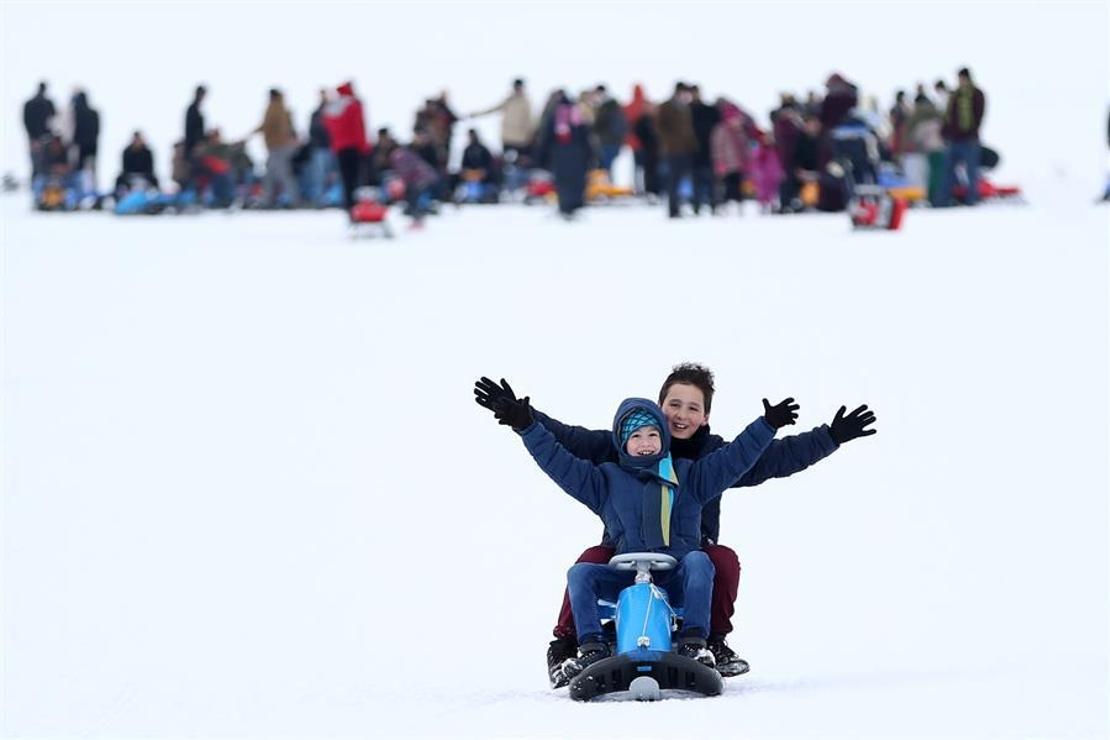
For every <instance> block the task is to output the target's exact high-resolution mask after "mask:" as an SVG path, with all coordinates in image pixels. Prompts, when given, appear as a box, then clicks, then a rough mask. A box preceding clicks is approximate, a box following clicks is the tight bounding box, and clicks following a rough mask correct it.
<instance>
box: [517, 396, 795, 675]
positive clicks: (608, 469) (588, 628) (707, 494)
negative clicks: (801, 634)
mask: <svg viewBox="0 0 1110 740" xmlns="http://www.w3.org/2000/svg"><path fill="white" fill-rule="evenodd" d="M763 405H764V415H763V416H761V417H759V418H757V419H756V420H755V421H753V422H752V423H751V424H749V425H748V427H747V428H746V429H745V430H744V431H743V432H741V433H740V434H739V435H738V436H737V437H736V439H734V440H733V441H732V442H730V443H729V444H726V445H724V446H723V447H722V448H721V449H719V450H717V451H716V452H714V453H713V454H710V455H706V456H705V457H703V458H701V459H700V460H698V461H696V462H695V461H691V460H687V459H679V460H675V459H674V458H672V456H671V454H670V446H671V435H670V431H669V426H670V425H669V424H668V422H667V419H666V417H665V416H664V415H663V410H662V409H661V408H659V406H658V405H656V404H655V403H654V402H653V401H650V400H648V399H646V398H628V399H625V400H624V401H623V402H622V403H621V404H620V407H619V408H618V409H617V413H616V415H615V416H614V417H613V427H612V442H613V446H614V447H615V448H616V449H617V450H618V452H617V461H616V462H605V463H602V464H600V465H597V464H595V463H593V462H590V461H588V460H582V459H580V458H578V457H575V456H574V455H573V454H572V453H571V452H569V451H568V450H567V449H566V447H564V446H563V445H561V444H560V443H559V442H558V440H557V439H556V438H555V435H553V434H552V433H551V432H550V431H549V430H547V429H546V428H545V427H544V425H543V423H541V422H540V421H539V420H538V419H537V418H536V415H535V414H533V413H532V410H531V407H530V405H529V399H528V398H524V399H520V400H517V401H509V400H507V399H501V400H500V401H499V402H498V406H499V409H497V410H500V411H501V412H502V413H503V414H504V416H505V418H506V420H507V421H508V426H510V427H512V429H513V431H515V432H516V433H517V434H519V435H520V436H521V438H522V440H523V441H524V446H525V448H526V449H527V450H528V452H529V453H530V454H531V455H532V458H533V459H534V460H535V461H536V464H537V465H539V467H540V469H541V470H543V471H544V472H545V473H547V475H548V476H549V477H550V478H551V479H552V480H553V481H555V483H556V484H557V485H558V486H559V487H560V488H562V489H563V490H564V491H565V492H566V493H568V494H569V495H570V496H572V497H573V498H575V499H577V500H578V501H580V502H581V503H583V504H585V506H586V507H587V508H589V509H590V510H591V511H593V512H594V513H595V514H597V515H598V516H599V517H601V519H602V521H603V522H605V526H606V529H607V530H608V531H609V532H613V533H619V534H618V538H617V542H616V551H617V553H627V552H659V553H665V554H667V555H671V556H672V557H674V558H675V559H676V560H677V561H678V566H677V567H676V568H674V569H673V570H670V571H666V572H664V573H659V574H657V575H656V579H655V582H656V583H657V584H658V585H659V586H660V587H662V588H664V589H666V590H667V592H668V595H669V601H670V604H671V606H674V607H680V606H681V607H683V608H684V610H685V613H684V617H683V628H682V631H681V633H679V635H678V647H677V652H678V654H679V655H683V656H685V657H688V658H691V659H693V660H697V661H698V662H701V663H703V664H704V665H707V666H709V667H713V666H714V665H715V659H714V656H713V653H712V652H711V651H710V650H709V649H708V648H707V647H706V645H707V643H706V638H707V637H708V636H709V615H710V602H711V597H712V589H713V563H712V562H711V561H710V560H709V556H708V555H706V554H705V552H703V551H702V550H701V549H700V545H701V511H702V507H704V506H705V505H706V504H707V503H709V502H710V501H711V500H713V499H715V498H718V497H719V496H720V495H721V494H722V493H723V492H724V491H725V490H726V489H727V488H728V487H729V486H730V485H731V484H732V482H733V481H735V480H736V479H737V478H739V477H740V476H742V475H743V474H744V473H746V472H747V471H748V470H749V469H750V468H751V467H752V466H753V465H754V464H755V463H756V462H757V461H758V460H759V458H760V456H761V455H762V454H763V452H764V451H766V449H767V447H768V446H769V445H770V444H771V441H772V440H773V439H774V437H775V432H776V431H777V430H778V429H780V428H781V427H783V426H785V425H787V424H792V423H794V420H795V419H796V418H797V413H796V412H797V409H798V406H797V405H796V404H794V403H793V399H789V398H788V399H786V400H784V401H782V402H781V403H779V404H777V405H775V406H771V405H770V404H768V403H767V401H766V400H764V402H763ZM634 578H635V574H634V573H631V572H628V571H618V570H614V569H612V568H609V567H608V566H607V565H601V564H597V563H577V564H576V565H574V566H573V567H572V568H571V569H570V571H568V573H567V589H568V591H569V593H570V601H571V609H572V611H573V613H574V623H575V627H576V630H577V634H578V645H579V648H578V650H579V652H578V655H577V656H576V657H573V658H568V659H567V660H566V661H565V662H564V663H563V664H562V666H561V667H560V668H561V672H562V675H563V677H565V678H566V679H568V680H569V679H571V678H573V677H574V676H576V675H578V674H579V673H581V672H582V671H583V670H585V668H586V667H588V666H590V665H592V664H593V663H596V662H597V661H599V660H601V659H603V658H606V657H608V656H609V655H610V650H609V644H608V641H607V640H606V639H605V637H604V633H603V631H602V627H601V620H600V618H599V616H598V609H597V600H598V599H599V598H600V599H606V600H612V601H616V599H617V598H618V596H619V595H620V592H621V590H623V589H624V588H626V587H628V586H630V585H632V583H633V581H634Z"/></svg>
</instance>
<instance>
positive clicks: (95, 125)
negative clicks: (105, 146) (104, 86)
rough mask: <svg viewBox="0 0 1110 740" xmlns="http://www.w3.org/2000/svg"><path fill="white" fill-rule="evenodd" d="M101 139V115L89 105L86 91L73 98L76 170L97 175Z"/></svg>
mask: <svg viewBox="0 0 1110 740" xmlns="http://www.w3.org/2000/svg"><path fill="white" fill-rule="evenodd" d="M99 138H100V113H98V112H97V111H96V110H94V109H93V108H92V106H90V105H89V99H88V96H87V95H86V94H85V91H84V90H78V91H77V92H76V93H75V94H74V96H73V141H72V142H71V146H72V149H73V155H74V156H73V158H74V161H75V163H76V169H78V170H84V169H88V170H90V171H92V172H93V176H94V177H95V175H96V149H97V140H98V139H99Z"/></svg>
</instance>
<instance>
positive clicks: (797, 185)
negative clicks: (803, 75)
mask: <svg viewBox="0 0 1110 740" xmlns="http://www.w3.org/2000/svg"><path fill="white" fill-rule="evenodd" d="M803 121H804V123H803V125H802V129H801V130H800V131H798V132H797V135H796V137H795V139H794V146H793V147H792V148H791V150H790V153H789V159H787V160H786V162H785V166H784V167H783V169H784V170H785V171H786V177H785V178H784V179H783V182H782V186H781V187H780V190H779V192H780V200H781V202H782V210H783V212H784V213H790V212H793V211H801V210H803V209H804V206H803V204H802V201H801V194H802V185H803V184H805V183H806V182H815V181H816V180H817V178H818V172H819V170H820V165H819V161H820V147H821V138H820V137H821V121H820V119H818V118H817V116H815V115H813V114H812V113H807V114H806V115H805V118H804V119H803Z"/></svg>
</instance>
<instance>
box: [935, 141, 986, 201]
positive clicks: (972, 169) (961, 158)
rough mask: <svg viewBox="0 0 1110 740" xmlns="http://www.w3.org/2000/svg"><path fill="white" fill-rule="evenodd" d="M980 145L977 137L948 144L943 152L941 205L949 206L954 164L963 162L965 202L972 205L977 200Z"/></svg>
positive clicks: (954, 185)
mask: <svg viewBox="0 0 1110 740" xmlns="http://www.w3.org/2000/svg"><path fill="white" fill-rule="evenodd" d="M980 151H981V150H980V146H979V140H978V139H967V140H965V141H953V142H950V143H949V144H948V148H947V149H946V150H945V152H944V186H943V192H942V193H941V197H940V203H941V205H946V206H950V205H953V202H952V189H953V188H954V187H956V165H957V164H958V163H960V162H963V165H964V169H965V170H966V171H967V199H966V200H967V204H968V205H969V206H973V205H975V204H976V203H978V202H979V156H980Z"/></svg>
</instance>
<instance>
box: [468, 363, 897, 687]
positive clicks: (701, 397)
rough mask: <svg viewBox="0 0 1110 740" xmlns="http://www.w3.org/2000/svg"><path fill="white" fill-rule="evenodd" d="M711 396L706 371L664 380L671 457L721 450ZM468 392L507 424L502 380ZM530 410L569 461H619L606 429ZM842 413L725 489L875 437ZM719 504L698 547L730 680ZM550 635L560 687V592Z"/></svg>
mask: <svg viewBox="0 0 1110 740" xmlns="http://www.w3.org/2000/svg"><path fill="white" fill-rule="evenodd" d="M714 393H715V388H714V378H713V373H712V372H711V371H710V370H709V369H708V368H706V367H704V366H702V365H698V364H696V363H682V364H680V365H676V366H675V367H674V369H673V370H672V372H671V373H670V374H669V375H668V376H667V377H666V379H665V380H664V381H663V385H662V387H661V388H660V391H659V405H660V407H662V409H663V415H664V416H665V417H666V421H667V424H668V430H667V431H668V432H669V434H670V439H671V447H670V452H671V454H672V456H673V457H674V458H675V459H684V460H688V461H697V460H700V459H702V458H704V457H706V456H707V455H710V454H712V453H714V452H716V451H717V450H719V449H721V448H722V447H724V446H725V444H726V443H725V440H724V439H723V438H721V437H720V436H718V435H716V434H712V433H711V432H710V429H709V416H710V411H711V409H712V402H713V396H714ZM474 394H475V401H476V402H477V403H478V404H479V405H480V406H483V407H484V408H487V409H489V410H491V411H493V412H494V416H495V417H496V418H497V420H498V422H499V423H501V424H509V423H510V420H509V418H508V417H507V416H505V414H504V413H502V412H499V411H498V409H499V408H503V407H506V406H508V407H511V405H512V404H513V403H515V402H516V395H515V393H514V392H513V390H512V388H511V387H510V386H509V384H508V383H507V382H506V381H505V380H502V381H501V384H500V385H498V384H496V383H494V382H493V381H491V380H489V379H488V378H482V379H481V380H479V381H478V382H477V383H475V389H474ZM529 407H530V408H531V405H530V403H529ZM531 410H532V413H533V415H534V416H535V418H536V419H537V420H538V421H539V422H540V423H541V424H542V425H543V426H544V428H545V429H547V430H548V431H550V432H551V433H552V434H553V435H554V436H555V439H556V440H557V441H558V442H559V444H561V445H562V446H563V447H565V448H566V449H567V450H568V451H569V452H570V453H571V454H573V455H574V456H575V457H577V458H580V459H582V460H587V461H589V462H591V463H593V464H595V465H601V464H603V463H615V462H618V461H619V457H618V454H617V453H618V447H617V446H616V445H615V444H614V440H613V436H612V433H611V431H610V430H600V429H598V430H590V429H586V428H583V427H579V426H571V425H568V424H564V423H563V422H561V421H558V420H556V419H555V418H553V417H551V416H550V415H548V414H545V413H543V412H541V411H539V410H537V409H535V408H532V409H531ZM845 410H846V409H845V408H841V409H840V411H839V412H838V413H837V414H836V416H835V418H834V419H833V421H832V423H831V424H828V425H822V426H819V427H817V428H815V429H813V430H812V431H809V432H802V433H800V434H795V435H791V436H788V437H784V438H782V439H776V440H774V441H772V442H771V443H770V446H769V447H768V449H767V450H766V451H765V452H764V453H763V454H762V455H761V456H760V458H759V460H758V462H756V464H755V465H754V466H753V467H752V468H751V469H750V470H748V471H747V472H746V473H744V474H743V475H741V476H740V477H739V478H738V479H736V480H734V481H733V482H732V483H731V484H730V485H731V487H733V488H746V487H750V486H757V485H760V484H761V483H763V482H765V481H767V480H770V479H772V478H785V477H788V476H791V475H794V474H795V473H798V472H801V471H803V470H805V469H806V468H808V467H809V466H811V465H813V464H814V463H816V462H818V461H820V460H822V459H824V458H825V457H827V456H828V455H830V454H832V453H833V452H834V451H836V450H837V449H838V448H839V447H840V445H842V444H844V443H846V442H848V441H850V440H853V439H856V438H858V437H865V436H869V435H871V434H875V430H874V429H867V428H866V427H867V426H868V425H869V424H871V423H873V422H874V421H875V416H874V413H873V412H871V411H870V410H869V409H868V408H867V406H866V405H864V406H860V407H859V408H857V409H855V410H854V411H853V412H851V413H850V414H848V415H845V414H844V412H845ZM720 502H721V499H719V498H715V499H713V500H711V501H710V502H709V504H708V505H706V506H705V507H704V508H703V509H702V511H701V516H700V522H701V524H700V526H701V548H702V550H704V551H705V553H706V554H707V555H708V556H709V559H710V561H711V562H712V564H713V567H714V583H713V595H712V606H711V611H710V625H709V627H710V633H709V649H710V650H711V651H712V652H713V654H714V657H715V659H716V663H717V670H718V671H719V672H720V673H721V675H723V676H735V675H739V674H741V673H744V672H746V671H747V670H748V664H747V662H746V661H744V660H743V659H742V658H740V657H739V656H738V655H737V654H736V653H735V652H734V651H733V650H732V649H731V648H730V647H729V646H728V644H727V642H726V638H727V636H728V634H729V633H731V632H732V630H733V625H732V616H733V614H734V612H735V606H734V604H735V601H736V597H737V594H738V591H739V583H740V563H739V558H738V556H737V554H736V552H735V551H734V550H733V549H731V548H730V547H728V546H726V545H723V544H721V543H720V541H719V538H720ZM619 537H620V535H619V533H618V532H611V531H610V530H609V529H608V528H607V527H606V529H605V531H604V532H603V534H602V538H601V543H600V544H598V545H594V546H592V547H589V548H587V549H586V550H585V551H583V553H582V554H581V555H580V556H579V558H578V561H577V562H579V563H602V564H603V563H607V562H609V559H610V558H611V557H612V556H613V555H614V554H615V553H616V547H617V541H618V539H619ZM552 632H553V634H554V636H555V639H554V640H553V641H551V644H550V645H549V647H548V649H547V666H548V673H549V677H550V679H551V683H552V686H553V688H559V687H560V686H561V685H565V681H566V679H565V677H563V676H562V675H561V674H559V673H557V669H558V667H559V666H560V665H561V664H562V663H563V661H565V660H566V659H567V658H570V657H573V656H574V655H575V653H576V651H577V647H578V640H577V636H576V635H577V633H576V629H575V624H574V620H573V613H572V609H571V602H570V596H569V594H564V597H563V605H562V609H561V610H560V612H559V617H558V622H557V623H556V625H555V628H554V629H553V630H552Z"/></svg>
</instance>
